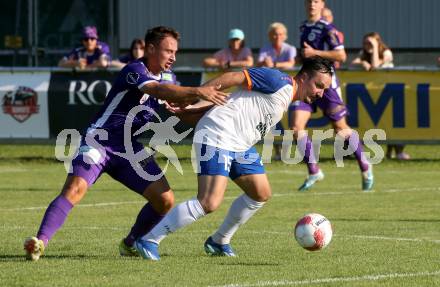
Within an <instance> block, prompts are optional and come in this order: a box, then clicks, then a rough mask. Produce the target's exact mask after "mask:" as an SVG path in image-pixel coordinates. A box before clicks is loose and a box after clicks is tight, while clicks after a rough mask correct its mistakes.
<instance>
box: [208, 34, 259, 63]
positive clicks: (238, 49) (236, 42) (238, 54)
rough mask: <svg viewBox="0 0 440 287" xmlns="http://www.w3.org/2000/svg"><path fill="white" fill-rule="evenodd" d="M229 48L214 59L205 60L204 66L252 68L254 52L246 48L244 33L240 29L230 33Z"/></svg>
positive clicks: (216, 54)
mask: <svg viewBox="0 0 440 287" xmlns="http://www.w3.org/2000/svg"><path fill="white" fill-rule="evenodd" d="M228 39H229V40H228V47H227V48H224V49H222V50H220V51H218V52H217V53H215V54H214V55H213V56H212V57H208V58H205V59H204V60H203V66H205V67H214V68H219V69H229V68H242V67H252V66H253V65H254V58H253V57H252V51H251V49H249V48H248V47H246V46H245V42H244V33H243V31H242V30H240V29H232V30H231V31H229V36H228Z"/></svg>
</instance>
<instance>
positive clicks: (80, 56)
mask: <svg viewBox="0 0 440 287" xmlns="http://www.w3.org/2000/svg"><path fill="white" fill-rule="evenodd" d="M106 47H107V48H106ZM105 50H108V45H106V44H105V45H104V44H103V43H102V42H100V43H99V42H98V32H97V30H96V27H94V26H86V27H84V29H83V35H82V46H81V47H78V48H75V49H73V50H72V51H71V52H70V53H69V54H68V55H66V56H64V57H63V58H62V59H61V60H60V62H59V63H58V66H60V67H66V68H74V67H77V68H79V69H86V68H106V67H107V66H108V63H109V61H110V55H109V54H108V53H106V52H105Z"/></svg>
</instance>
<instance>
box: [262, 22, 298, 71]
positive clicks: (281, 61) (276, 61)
mask: <svg viewBox="0 0 440 287" xmlns="http://www.w3.org/2000/svg"><path fill="white" fill-rule="evenodd" d="M268 36H269V41H270V43H269V44H267V45H265V46H263V47H262V48H261V49H260V53H259V55H258V66H259V67H269V68H278V69H291V68H293V66H294V65H295V57H296V48H295V47H294V46H292V45H289V44H287V43H286V40H287V28H286V26H284V24H282V23H278V22H275V23H272V24H271V25H270V26H269V31H268Z"/></svg>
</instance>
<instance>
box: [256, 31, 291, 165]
mask: <svg viewBox="0 0 440 287" xmlns="http://www.w3.org/2000/svg"><path fill="white" fill-rule="evenodd" d="M268 36H269V42H270V43H269V44H267V45H265V46H263V47H262V48H261V49H260V53H259V55H258V63H257V65H258V66H259V67H269V68H277V69H292V68H293V66H295V57H296V48H295V47H294V46H291V45H289V44H287V43H286V40H287V28H286V26H284V24H282V23H279V22H275V23H272V24H271V25H270V26H269V30H268ZM275 129H276V130H278V131H281V135H282V134H283V133H284V127H283V125H282V124H281V122H279V123H278V124H277V125H276V127H275ZM274 150H275V157H274V159H275V160H281V144H278V143H275V144H274Z"/></svg>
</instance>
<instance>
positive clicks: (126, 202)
mask: <svg viewBox="0 0 440 287" xmlns="http://www.w3.org/2000/svg"><path fill="white" fill-rule="evenodd" d="M142 202H143V201H119V202H101V203H90V204H78V205H77V206H75V207H99V206H114V205H125V204H136V203H139V204H141V203H142ZM144 203H145V202H144ZM47 206H48V205H46V206H33V207H16V208H1V209H0V211H17V210H41V209H46V208H47Z"/></svg>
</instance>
